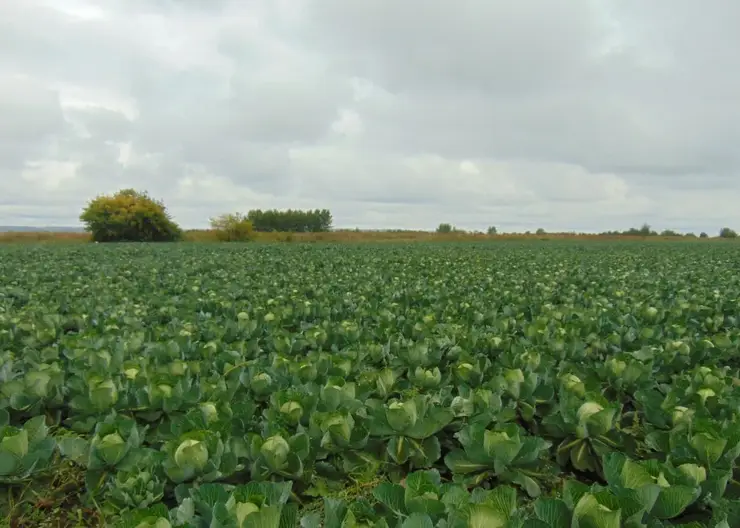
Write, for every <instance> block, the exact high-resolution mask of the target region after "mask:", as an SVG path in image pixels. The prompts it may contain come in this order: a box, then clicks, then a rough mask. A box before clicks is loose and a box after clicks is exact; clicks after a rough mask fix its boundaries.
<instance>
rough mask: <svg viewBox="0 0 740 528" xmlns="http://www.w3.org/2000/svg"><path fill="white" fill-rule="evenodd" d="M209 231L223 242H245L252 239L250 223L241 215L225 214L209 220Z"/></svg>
mask: <svg viewBox="0 0 740 528" xmlns="http://www.w3.org/2000/svg"><path fill="white" fill-rule="evenodd" d="M211 229H213V230H214V231H215V232H216V237H217V238H218V239H219V240H221V241H223V242H247V241H249V240H252V239H253V238H254V226H253V225H252V221H251V220H249V219H248V218H247V217H246V216H244V215H243V214H241V213H226V214H222V215H220V216H217V217H215V218H211Z"/></svg>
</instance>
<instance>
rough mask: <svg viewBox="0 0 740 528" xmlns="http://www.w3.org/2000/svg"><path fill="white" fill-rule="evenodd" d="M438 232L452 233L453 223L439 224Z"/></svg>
mask: <svg viewBox="0 0 740 528" xmlns="http://www.w3.org/2000/svg"><path fill="white" fill-rule="evenodd" d="M437 233H441V234H447V233H452V224H447V223H444V224H439V226H438V227H437Z"/></svg>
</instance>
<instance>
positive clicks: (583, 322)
mask: <svg viewBox="0 0 740 528" xmlns="http://www.w3.org/2000/svg"><path fill="white" fill-rule="evenodd" d="M739 294H740V246H737V245H735V244H733V243H720V242H657V243H646V242H631V241H625V242H596V241H594V242H583V241H580V242H579V241H555V240H553V241H547V242H542V241H512V242H506V243H503V242H479V243H469V242H447V243H425V242H419V243H415V244H411V243H395V244H394V243H386V244H369V243H368V244H362V245H361V244H356V245H354V244H344V245H330V244H283V245H278V244H251V245H250V244H245V245H240V244H233V245H228V244H224V245H221V244H216V243H210V244H200V243H190V244H162V245H143V244H120V245H105V244H101V245H91V244H79V245H78V244H70V245H65V244H58V245H49V246H34V245H20V246H15V245H8V246H4V247H0V512H2V513H3V516H0V523H1V522H6V523H8V524H9V525H11V526H103V525H109V526H124V527H131V528H148V527H151V528H168V527H180V526H182V527H184V526H187V527H193V528H200V527H213V528H216V527H223V528H230V527H265V528H271V527H275V528H289V527H292V526H299V525H300V526H303V527H306V528H311V527H317V528H318V527H320V526H324V527H326V528H340V527H347V528H350V527H377V528H382V527H389V528H394V527H403V528H417V527H418V528H426V527H430V528H434V527H438V528H458V527H459V528H463V527H468V526H470V527H487V528H488V527H490V528H517V527H518V528H619V527H629V528H638V527H647V528H660V527H666V526H686V527H696V528H700V527H708V528H709V527H718V528H733V527H737V526H740V500H739V498H740V482H738V456H740V418H739V417H738V410H739V409H740V348H739V346H738V345H739V343H740V298H739V297H740V295H739Z"/></svg>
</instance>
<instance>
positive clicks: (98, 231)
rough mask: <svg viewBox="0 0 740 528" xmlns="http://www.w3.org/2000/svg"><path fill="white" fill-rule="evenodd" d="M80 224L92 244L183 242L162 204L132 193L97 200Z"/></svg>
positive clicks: (178, 228) (124, 191)
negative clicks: (89, 235)
mask: <svg viewBox="0 0 740 528" xmlns="http://www.w3.org/2000/svg"><path fill="white" fill-rule="evenodd" d="M80 221H82V222H83V223H84V224H85V229H86V230H87V231H89V232H90V234H91V235H92V240H93V241H94V242H173V241H176V240H180V239H181V238H182V230H181V229H180V227H179V226H178V225H177V224H176V223H175V222H174V221H173V220H172V218H171V217H170V215H169V213H168V212H167V209H166V207H165V206H164V204H163V203H162V202H161V201H159V200H154V199H153V198H151V197H150V196H149V195H148V194H147V193H146V192H139V191H136V190H134V189H123V190H120V191H118V192H116V193H115V194H113V195H111V196H106V195H101V196H98V197H96V198H95V199H93V200H92V201H90V203H88V205H87V207H86V208H85V209H84V211H83V212H82V214H81V215H80Z"/></svg>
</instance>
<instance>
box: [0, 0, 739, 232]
mask: <svg viewBox="0 0 740 528" xmlns="http://www.w3.org/2000/svg"><path fill="white" fill-rule="evenodd" d="M739 5H740V4H737V5H736V4H735V3H732V2H726V1H722V0H714V1H711V2H705V3H696V2H690V1H688V0H678V1H671V2H668V0H656V1H654V2H650V3H645V2H638V1H637V0H625V1H623V2H619V3H612V2H606V1H605V0H574V1H570V2H546V3H543V2H539V1H535V0H521V1H518V2H508V1H504V0H462V1H461V2H458V3H455V4H451V3H449V2H446V1H444V0H433V1H429V0H407V1H405V2H402V3H398V2H393V1H391V0H376V1H374V2H369V3H368V2H346V1H344V0H281V1H274V0H273V1H270V0H254V1H250V2H240V1H238V0H111V1H110V2H105V3H100V2H92V1H88V0H56V1H53V2H52V1H50V0H25V1H23V2H3V3H0V115H1V116H2V119H0V224H19V223H43V224H49V223H52V224H57V225H63V224H75V223H76V222H77V217H78V215H79V212H80V209H81V208H82V207H83V206H84V204H85V202H86V201H87V199H88V198H90V197H92V196H94V195H96V194H98V193H100V192H111V191H114V190H116V189H118V188H122V187H127V186H135V187H139V188H142V189H147V190H149V191H150V192H151V193H152V194H154V195H156V196H158V197H161V198H163V199H164V200H165V201H166V203H167V204H168V205H169V207H170V209H171V210H172V212H173V213H174V214H175V216H176V219H177V220H178V221H180V222H181V223H182V224H183V225H185V226H188V227H196V226H204V225H207V222H208V218H209V217H211V216H213V215H215V214H218V213H221V212H225V211H233V210H243V211H244V210H247V209H249V208H252V207H328V208H330V209H331V210H332V211H333V213H334V217H335V219H336V223H337V224H338V225H341V226H348V227H353V226H360V227H368V228H382V227H409V228H426V229H431V228H434V227H435V226H436V225H437V224H438V223H440V222H451V223H453V224H456V225H458V226H460V227H466V228H471V229H485V228H486V227H487V226H488V225H497V226H499V228H501V229H504V230H507V229H536V228H537V227H544V228H545V229H548V230H557V229H563V230H565V229H574V230H589V231H593V230H604V229H614V228H626V227H630V226H638V225H640V224H642V223H643V222H649V223H650V224H652V225H653V226H655V227H658V228H664V227H666V228H675V229H684V230H694V231H700V230H707V231H716V230H717V229H719V227H721V226H723V225H734V226H736V227H737V226H740V210H738V209H737V208H736V207H735V203H736V202H737V199H738V197H739V196H740V178H738V177H737V176H738V172H739V171H740V153H738V151H737V149H736V146H735V140H736V138H737V137H740V74H738V72H737V69H736V68H735V63H736V58H735V55H736V49H737V48H738V46H739V45H740V34H738V32H737V31H735V24H734V21H736V20H738V18H740V7H738V6H739Z"/></svg>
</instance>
